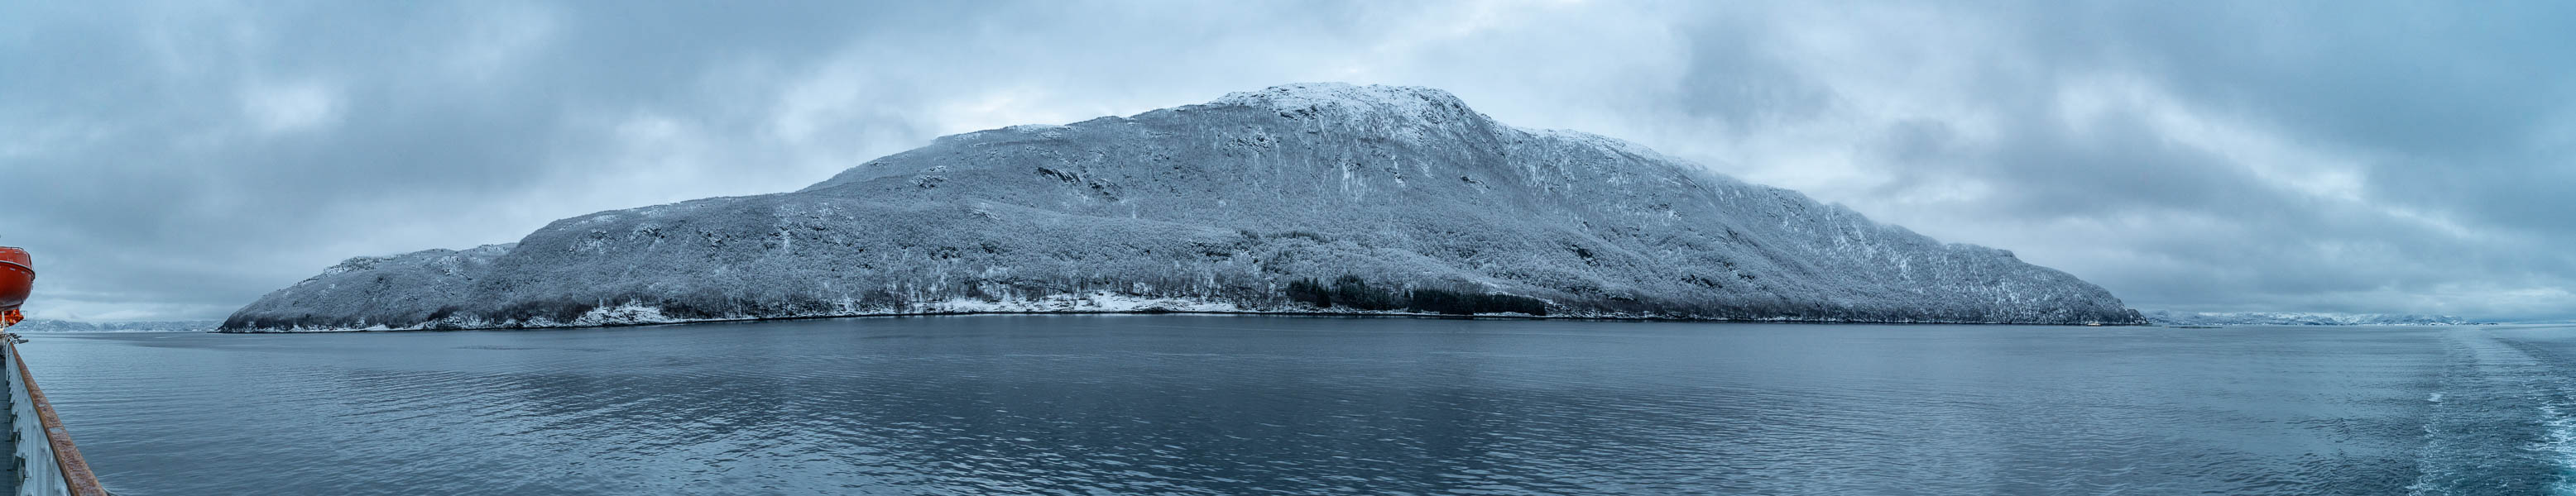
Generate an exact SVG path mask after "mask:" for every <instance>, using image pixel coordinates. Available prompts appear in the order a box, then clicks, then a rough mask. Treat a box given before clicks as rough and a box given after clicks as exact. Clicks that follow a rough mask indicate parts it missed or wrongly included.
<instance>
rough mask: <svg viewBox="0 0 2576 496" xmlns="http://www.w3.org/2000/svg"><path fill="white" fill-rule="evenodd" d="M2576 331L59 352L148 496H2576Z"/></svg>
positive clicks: (149, 340) (1082, 331) (106, 441)
mask: <svg viewBox="0 0 2576 496" xmlns="http://www.w3.org/2000/svg"><path fill="white" fill-rule="evenodd" d="M2570 335H2576V329H2568V328H2500V327H2459V328H2439V327H2436V328H2229V329H2167V328H2080V327H2020V326H1874V325H1767V324H1683V323H1621V322H1539V321H1455V320H1414V319H1329V318H1275V317H1223V316H1056V317H1036V316H1031V317H935V318H882V319H845V320H826V321H799V322H775V323H762V324H715V325H694V326H671V327H653V328H625V329H607V330H565V331H517V332H445V333H369V334H338V335H214V334H193V333H149V334H77V335H65V334H41V335H37V336H34V337H33V338H32V339H33V342H31V343H29V344H26V345H23V349H24V350H25V352H26V354H27V355H28V358H29V361H30V362H31V364H32V365H33V366H34V369H35V372H36V373H37V374H38V375H37V378H38V380H39V381H40V383H41V384H42V385H43V386H44V387H45V389H46V390H47V392H48V393H50V394H51V395H52V396H53V397H54V398H55V399H56V401H57V402H58V403H57V404H58V405H59V408H60V409H61V412H62V414H63V415H64V416H65V419H66V421H67V422H68V424H69V427H70V428H71V432H72V434H73V436H74V438H75V439H77V440H78V441H79V442H80V445H81V446H82V447H83V448H84V450H85V451H86V453H87V454H88V455H89V459H90V461H91V463H92V464H93V465H94V466H95V467H96V468H97V469H98V470H99V471H100V473H101V474H102V476H103V478H104V479H105V480H106V481H107V483H108V485H109V486H110V487H111V488H112V489H113V490H115V491H116V492H117V493H118V494H121V495H127V496H148V495H207V494H379V493H380V494H987V493H1026V494H1112V493H1125V494H1606V493H1643V494H1989V493H1991V494H2183V493H2225V494H2407V493H2415V494H2534V493H2548V492H2558V493H2567V492H2569V491H2567V489H2568V488H2567V487H2564V484H2565V482H2564V480H2565V479H2566V478H2567V477H2568V476H2569V475H2570V468H2569V467H2571V464H2570V459H2571V452H2570V450H2571V444H2576V441H2571V440H2570V439H2569V438H2570V436H2571V430H2570V429H2571V427H2572V426H2571V425H2570V424H2571V422H2576V421H2571V420H2570V417H2569V415H2570V414H2572V413H2576V401H2571V400H2576V383H2571V381H2570V377H2571V376H2570V373H2569V369H2568V367H2570V365H2571V363H2576V362H2570V361H2569V360H2568V359H2567V358H2568V357H2571V356H2576V339H2571V338H2570V337H2569V336H2570Z"/></svg>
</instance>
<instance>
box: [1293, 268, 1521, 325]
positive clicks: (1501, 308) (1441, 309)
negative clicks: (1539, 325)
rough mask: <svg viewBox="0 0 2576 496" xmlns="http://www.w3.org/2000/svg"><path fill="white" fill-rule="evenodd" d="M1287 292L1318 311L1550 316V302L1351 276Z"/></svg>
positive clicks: (1299, 284) (1304, 282)
mask: <svg viewBox="0 0 2576 496" xmlns="http://www.w3.org/2000/svg"><path fill="white" fill-rule="evenodd" d="M1284 293H1285V295H1286V296H1287V297H1288V299H1290V300H1294V301H1300V302H1305V303H1307V304H1310V305H1314V306H1315V307H1317V308H1333V307H1335V306H1340V307H1343V308H1351V309H1358V310H1376V311H1384V310H1410V311H1416V312H1429V313H1438V314H1448V315H1474V314H1480V313H1504V312H1518V313H1525V314H1530V315H1547V302H1545V301H1540V300H1539V299H1537V298H1530V297H1526V296H1514V295H1507V294H1496V293H1475V292H1466V291H1450V290H1445V289H1433V288H1418V289H1412V290H1404V289H1401V288H1395V287H1387V286H1370V285H1369V284H1368V281H1367V280H1364V279H1361V278H1360V277H1359V276H1350V275H1346V276H1342V277H1340V278H1338V279H1334V280H1333V282H1332V284H1329V285H1327V284H1325V283H1324V282H1323V281H1320V280H1316V279H1313V278H1307V279H1298V280H1295V281H1289V282H1288V288H1287V289H1286V291H1284Z"/></svg>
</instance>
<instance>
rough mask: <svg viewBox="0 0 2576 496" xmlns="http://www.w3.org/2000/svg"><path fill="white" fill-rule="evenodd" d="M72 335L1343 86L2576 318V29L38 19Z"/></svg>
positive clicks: (33, 90) (2328, 296)
mask: <svg viewBox="0 0 2576 496" xmlns="http://www.w3.org/2000/svg"><path fill="white" fill-rule="evenodd" d="M0 10H7V11H9V12H11V15H8V16H0V67H8V68H10V69H9V70H8V71H7V73H6V77H0V183H5V184H9V185H12V186H11V187H13V188H17V190H16V191H15V192H14V193H13V194H12V195H11V196H10V198H9V201H8V203H7V204H6V205H7V206H8V208H5V209H0V244H11V245H19V246H26V247H28V248H30V249H31V250H35V251H36V252H37V254H38V257H40V260H39V263H40V264H41V265H42V267H43V269H44V270H45V272H44V274H45V276H44V277H45V279H44V281H43V285H44V286H43V288H44V292H43V294H42V295H40V298H39V299H38V301H36V302H35V303H34V305H33V311H34V312H36V314H37V315H38V316H40V317H80V318H93V319H126V318H135V319H139V318H187V317H214V316H219V315H221V314H223V313H226V312H229V311H230V310H231V309H232V308H234V307H236V306H238V305H240V304H242V303H244V302H247V301H249V300H251V299H253V298H255V297H257V296H258V295H259V294H261V293H264V292H266V291H268V290H270V289H274V288H276V287H280V286H283V285H285V284H288V283H291V282H293V281H295V280H298V279H300V278H302V277H305V276H308V275H311V274H312V273H313V272H315V271H317V270H319V269H320V268H321V267H323V266H327V265H329V264H331V263H333V262H336V261H337V260H339V259H341V258H345V257H348V256H352V255H361V254H384V253H394V252H402V251H410V250H414V249H420V248H429V247H450V248H459V247H465V246H471V245H475V244H481V243H492V242H503V241H511V240H514V239H515V238H516V237H517V236H519V235H520V234H524V233H526V232H527V231H529V230H532V229H534V228H535V227H537V226H539V225H542V224H544V223H545V222H548V221H551V220H553V219H556V218H561V217H567V216H572V215H579V214H583V213H588V212H592V211H598V210H606V209H613V208H625V207H632V206H638V205H646V204H654V203H663V202H670V201H678V200H684V199H690V198H697V197H704V196H713V195H741V194H757V193H765V192H776V191H786V190H792V189H796V188H798V187H802V186H804V185H806V184H809V183H812V182H814V181H819V180H821V179H823V178H825V177H828V176H829V175H830V174H831V173H833V172H836V171H838V170H840V169H842V168H845V167H848V166H851V165H855V164H857V163H859V162H862V161H865V160H867V159H869V158H873V157H875V156H878V155H882V154H886V153H891V152H895V151H900V150H903V149H908V148H911V147H914V146H919V145H920V144H923V143H926V142H927V141H928V140H929V139H930V138H932V137H935V136H938V135H942V134H949V133H956V132H964V131H971V130H976V129H984V128H991V127H999V126H1003V125H1009V124H1019V123H1030V122H1071V121H1078V120H1082V119H1087V118H1090V117H1094V116H1099V115H1111V114H1129V113H1135V112H1140V111H1144V110H1148V109H1152V108H1159V107H1166V106H1172V105H1179V104H1185V103H1194V102H1199V101H1205V100H1208V99H1211V98H1214V97H1215V96H1217V95H1220V94H1223V93H1225V92H1228V91H1237V90H1246V89H1256V88H1260V87H1264V86H1268V85H1272V84H1279V83H1286V82H1295V81H1317V80H1338V81H1352V82H1362V83H1391V84H1414V85H1425V86H1434V87H1440V88H1444V89H1448V90H1451V91H1452V92H1455V93H1457V94H1458V95H1460V96H1461V97H1462V98H1464V99H1466V100H1467V101H1468V102H1469V103H1470V104H1473V105H1476V106H1477V108H1478V109H1480V110H1484V111H1486V112H1488V113H1491V114H1493V115H1495V116H1496V117H1497V118H1499V119H1502V120H1504V121H1506V122H1511V123H1515V124H1520V125H1525V126H1534V127H1557V128H1573V129H1582V130H1587V131H1593V132H1598V133H1602V134H1607V135H1612V136H1618V137H1623V138H1628V139H1631V140H1634V141H1638V142H1641V143H1645V144H1647V145H1649V146H1652V147H1655V148H1657V149H1660V150H1663V151H1666V152H1668V153H1672V154H1674V155H1677V156H1682V157H1686V158H1691V159H1694V160H1697V161H1700V162H1702V163H1704V164H1707V165H1708V166H1709V167H1710V168H1711V169H1712V170H1714V171H1717V172H1720V173H1725V174H1730V175H1735V176H1738V177H1742V178H1745V179H1747V180H1751V181H1755V182H1761V183H1768V184H1774V185H1778V186H1783V187H1790V188H1794V189H1799V190H1802V191H1805V192H1807V193H1809V194H1810V195H1812V196H1815V197H1817V198H1819V199H1823V200H1826V201H1832V202H1839V203H1843V204H1846V205H1849V206H1851V207H1852V208H1854V209H1856V210H1859V211H1861V212H1862V213H1865V214H1869V215H1871V216H1872V217H1873V218H1877V219H1880V220H1882V221H1886V222H1891V223H1897V224H1902V225H1906V226H1909V227H1912V228H1914V229H1916V230H1918V231H1921V232H1924V233H1926V234H1930V235H1933V236H1935V237H1939V238H1941V239H1944V240H1949V241H1958V242H1970V243H1978V244H1986V245H1992V246H1998V247H2003V248H2008V249H2012V250H2015V251H2016V252H2018V253H2020V254H2021V255H2022V257H2023V258H2024V259H2027V260H2031V261H2033V262H2037V263H2042V264H2046V265H2050V266H2054V267H2058V268H2061V269H2064V270H2067V271H2069V272H2072V273H2074V274H2076V275H2078V276H2082V277H2084V278H2086V279H2088V280H2092V281H2095V282H2098V283H2101V284H2102V285H2104V286H2105V287H2108V288H2110V289H2111V290H2112V291H2114V292H2116V293H2118V294H2120V295H2122V296H2123V297H2124V298H2126V299H2127V300H2129V301H2130V303H2131V304H2133V305H2135V306H2140V307H2146V308H2172V309H2182V310H2299V311H2384V312H2443V313H2456V314H2464V315H2471V316H2479V317H2486V318H2500V319H2538V318H2570V317H2576V255H2570V253H2576V252H2570V251H2569V250H2565V249H2564V248H2563V247H2565V246H2570V244H2571V243H2576V222H2570V221H2567V220H2565V218H2564V217H2565V216H2566V213H2567V212H2576V199H2571V197H2576V195H2571V194H2570V193H2576V191H2571V190H2576V161H2570V160H2567V159H2565V157H2569V156H2576V154H2571V152H2576V98H2571V97H2576V59H2571V55H2569V52H2568V51H2566V50H2564V49H2563V47H2566V46H2571V45H2576V35H2571V34H2569V33H2576V8H2571V7H2568V6H2565V5H2557V4H2518V5H2486V6H2479V7H2477V8H2475V9H2470V8H2458V7H2453V6H2444V5H2425V4H2410V3H2396V2H2390V3H2362V4H2354V3H2347V2H2335V3H2291V2H2264V3H2250V4H2228V5H2207V4H2190V5H2163V4H2153V3H2088V2H2029V3H2019V2H1997V3H1954V4H1940V5H1925V4H1918V3H1888V4H1835V5H1821V4H1812V3H1807V2H1784V3H1769V4H1759V3H1745V4H1732V3H1729V4H1717V3H1704V2H1681V3H1606V2H1605V3H1581V2H1475V1H1462V2H1436V3H1415V2H1394V3H1389V2H1350V3H1323V2H1296V3H1289V2H1279V3H1261V2H1254V3H1239V2H1229V3H1210V2H1105V3H1079V4H1067V3H1058V2H1026V3H974V4H963V5H943V4H934V3H915V2H900V3H863V2H814V3H805V4H761V5H757V6H745V5H741V4H734V3H717V2H705V3H680V2H668V3H653V4H624V3H602V2H560V3H550V2H494V3H464V2H458V3H434V4H421V5H383V4H370V3H348V2H310V3H257V4H240V5H227V4H215V3H141V4H125V5H108V4H82V5H77V6H71V5H48V4H42V3H12V4H11V5H9V6H8V7H7V8H5V9H0Z"/></svg>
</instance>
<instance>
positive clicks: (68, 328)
mask: <svg viewBox="0 0 2576 496" xmlns="http://www.w3.org/2000/svg"><path fill="white" fill-rule="evenodd" d="M220 324H222V322H216V321H212V320H166V321H137V322H80V321H72V320H47V319H28V320H27V321H26V322H19V323H18V325H13V326H9V332H164V331H212V330H215V327H217V326H218V325H220Z"/></svg>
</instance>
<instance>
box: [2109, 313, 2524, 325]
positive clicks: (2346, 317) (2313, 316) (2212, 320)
mask: <svg viewBox="0 0 2576 496" xmlns="http://www.w3.org/2000/svg"><path fill="white" fill-rule="evenodd" d="M2145 315H2146V317H2147V321H2149V322H2154V323H2155V324H2156V325H2469V324H2477V323H2478V322H2477V321H2473V320H2469V319H2464V318H2460V317H2454V316H2449V315H2414V314H2383V313H2298V312H2223V313H2195V312H2173V311H2166V310H2156V311H2152V312H2147V313H2146V314H2145Z"/></svg>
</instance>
